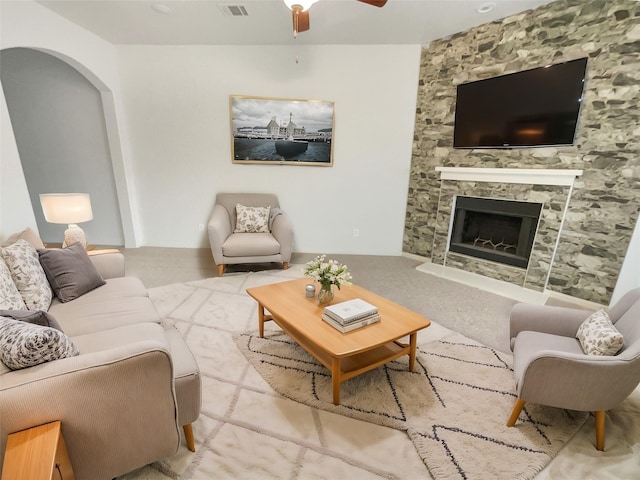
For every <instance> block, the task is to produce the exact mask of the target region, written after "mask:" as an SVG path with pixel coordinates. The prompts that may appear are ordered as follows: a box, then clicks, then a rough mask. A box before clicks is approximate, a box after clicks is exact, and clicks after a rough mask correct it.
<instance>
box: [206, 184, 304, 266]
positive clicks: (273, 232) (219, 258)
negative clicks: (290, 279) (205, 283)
mask: <svg viewBox="0 0 640 480" xmlns="http://www.w3.org/2000/svg"><path fill="white" fill-rule="evenodd" d="M238 205H240V207H239V208H240V210H241V211H238V208H237V207H238ZM245 207H248V208H245ZM253 207H261V208H259V209H258V210H255V209H254V208H253ZM266 207H269V209H268V223H267V225H264V224H263V225H262V227H264V228H260V227H261V225H260V224H259V223H256V222H255V221H254V222H253V223H250V224H249V225H244V224H242V222H243V217H242V213H243V212H244V211H246V210H249V211H251V212H256V211H257V213H258V216H260V215H259V214H260V213H264V212H265V210H264V209H265V208H266ZM252 215H253V213H252V214H251V215H250V218H251V219H253V220H255V219H254V218H253V216H252ZM244 218H245V219H246V218H247V217H246V216H245V217H244ZM244 226H247V227H248V228H242V227H244ZM207 230H208V233H209V243H210V244H211V253H212V254H213V259H214V261H215V262H216V265H217V266H218V275H220V276H222V275H223V274H224V270H225V268H226V266H227V265H230V264H231V265H235V264H242V263H267V262H276V263H281V264H282V268H283V269H287V268H289V260H291V251H292V248H293V228H292V226H291V221H290V220H289V217H288V216H287V214H286V213H285V212H283V211H282V210H281V209H280V202H279V201H278V197H277V196H276V195H274V194H271V193H218V194H217V195H216V203H215V205H214V207H213V212H212V213H211V218H210V219H209V224H208V228H207ZM247 230H248V231H247ZM256 230H257V231H256Z"/></svg>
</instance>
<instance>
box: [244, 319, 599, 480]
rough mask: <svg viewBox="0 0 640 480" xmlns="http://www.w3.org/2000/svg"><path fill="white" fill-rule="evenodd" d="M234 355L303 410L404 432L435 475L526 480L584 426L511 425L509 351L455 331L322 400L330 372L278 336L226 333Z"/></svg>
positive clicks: (578, 421) (537, 416)
mask: <svg viewBox="0 0 640 480" xmlns="http://www.w3.org/2000/svg"><path fill="white" fill-rule="evenodd" d="M234 340H235V341H236V344H237V345H238V347H239V348H240V350H241V351H242V352H243V353H244V354H245V356H246V357H247V358H248V360H249V362H250V363H251V365H253V366H254V367H255V368H256V369H257V370H258V372H259V373H260V374H261V375H262V376H263V377H264V378H265V379H266V380H267V381H268V382H269V383H270V384H271V386H272V387H273V388H274V389H275V390H276V391H277V392H278V393H280V394H282V395H284V396H285V397H287V398H291V399H292V400H296V401H299V402H302V403H305V404H307V405H310V406H312V407H317V408H322V409H324V410H328V411H331V412H335V413H340V414H342V415H346V416H349V417H353V418H357V419H360V420H365V421H369V422H373V423H379V424H381V425H387V426H389V427H393V428H398V429H401V430H405V431H407V433H408V434H409V436H410V438H411V439H412V441H413V443H414V445H415V446H416V449H417V450H418V454H419V455H420V457H421V458H422V459H423V461H424V462H425V464H426V465H427V467H428V468H429V471H430V472H431V474H432V475H433V476H434V477H435V478H438V479H453V478H462V479H464V478H491V479H496V478H505V479H506V478H509V479H529V478H532V477H533V476H534V475H535V474H536V473H537V472H538V471H540V470H541V469H542V468H543V467H544V466H545V465H546V464H547V463H549V461H550V460H551V459H552V458H553V457H554V456H555V455H556V453H557V452H558V451H559V450H560V448H562V447H563V446H564V444H565V443H566V442H567V440H569V439H570V438H571V437H572V436H573V435H574V434H575V433H576V432H577V430H578V428H579V427H580V426H581V425H582V424H583V423H584V420H585V418H586V413H582V412H572V411H565V410H561V409H557V408H550V407H544V406H539V405H533V404H532V405H530V406H527V407H525V410H524V411H523V414H522V415H521V418H520V420H519V423H518V425H517V426H516V427H515V428H508V427H507V426H506V425H505V423H506V422H505V417H506V416H507V414H508V412H509V411H510V409H511V408H512V407H513V403H514V401H515V398H516V395H515V393H514V388H513V370H512V368H511V365H512V359H511V356H510V355H507V354H505V353H501V352H498V351H496V350H494V349H492V348H489V347H486V346H484V345H481V344H479V343H477V342H474V341H472V340H470V339H468V338H466V337H464V336H462V335H459V334H455V335H452V336H450V337H448V338H447V339H446V340H439V341H436V342H431V343H427V344H423V345H421V347H420V348H419V349H418V354H417V358H416V367H415V369H414V372H409V371H408V358H407V357H403V358H400V359H398V360H397V361H393V362H390V363H388V364H386V365H384V366H383V367H380V368H377V369H375V370H372V371H370V372H367V373H365V374H363V375H360V376H358V377H355V378H354V379H351V380H348V381H346V382H344V383H343V384H342V387H341V394H340V405H337V406H336V405H334V404H333V403H332V389H331V375H330V373H329V372H328V370H327V369H326V368H325V367H324V366H322V365H321V364H320V363H318V362H317V361H316V360H315V359H314V358H313V357H312V356H310V355H309V354H308V353H307V352H306V351H304V350H303V349H302V348H300V347H299V346H298V345H297V344H296V343H295V342H294V341H292V340H291V339H289V337H288V336H287V335H285V334H283V333H279V332H278V333H275V334H271V335H268V336H267V337H265V338H260V337H259V336H257V335H256V334H255V333H244V334H236V335H234Z"/></svg>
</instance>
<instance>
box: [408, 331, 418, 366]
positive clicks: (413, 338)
mask: <svg viewBox="0 0 640 480" xmlns="http://www.w3.org/2000/svg"><path fill="white" fill-rule="evenodd" d="M417 340H418V333H417V332H414V333H412V334H411V335H410V336H409V371H410V372H413V367H415V365H416V344H417Z"/></svg>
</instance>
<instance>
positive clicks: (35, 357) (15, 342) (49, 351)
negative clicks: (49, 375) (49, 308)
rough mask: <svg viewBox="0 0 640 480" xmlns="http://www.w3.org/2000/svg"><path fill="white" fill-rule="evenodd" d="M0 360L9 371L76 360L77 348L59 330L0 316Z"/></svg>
mask: <svg viewBox="0 0 640 480" xmlns="http://www.w3.org/2000/svg"><path fill="white" fill-rule="evenodd" d="M0 346H1V347H0V358H1V359H2V363H4V364H5V365H6V366H7V367H9V368H10V369H11V370H20V369H22V368H27V367H32V366H34V365H40V364H41V363H46V362H50V361H52V360H58V359H60V358H67V357H75V356H76V355H78V353H79V352H78V349H77V348H76V346H75V345H74V343H73V342H72V341H71V339H70V338H69V337H67V336H66V335H65V334H64V333H62V332H61V331H60V330H57V329H55V328H50V327H43V326H40V325H35V324H32V323H26V322H20V321H18V320H13V319H10V318H6V317H0Z"/></svg>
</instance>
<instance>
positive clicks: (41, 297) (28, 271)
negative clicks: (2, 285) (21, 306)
mask: <svg viewBox="0 0 640 480" xmlns="http://www.w3.org/2000/svg"><path fill="white" fill-rule="evenodd" d="M2 258H3V259H4V261H5V262H6V264H7V266H8V267H9V270H10V271H11V278H13V283H15V284H16V287H18V291H19V292H20V295H21V296H22V300H24V303H25V305H26V306H27V308H28V309H29V310H49V305H51V299H52V298H53V292H52V291H51V286H50V285H49V282H48V281H47V276H46V275H45V273H44V270H43V269H42V266H41V265H40V260H39V257H38V252H37V251H36V249H35V247H34V246H33V245H31V244H30V243H29V242H27V241H26V240H22V239H21V240H18V241H17V242H16V243H14V244H13V245H9V246H8V247H4V248H3V249H2Z"/></svg>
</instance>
